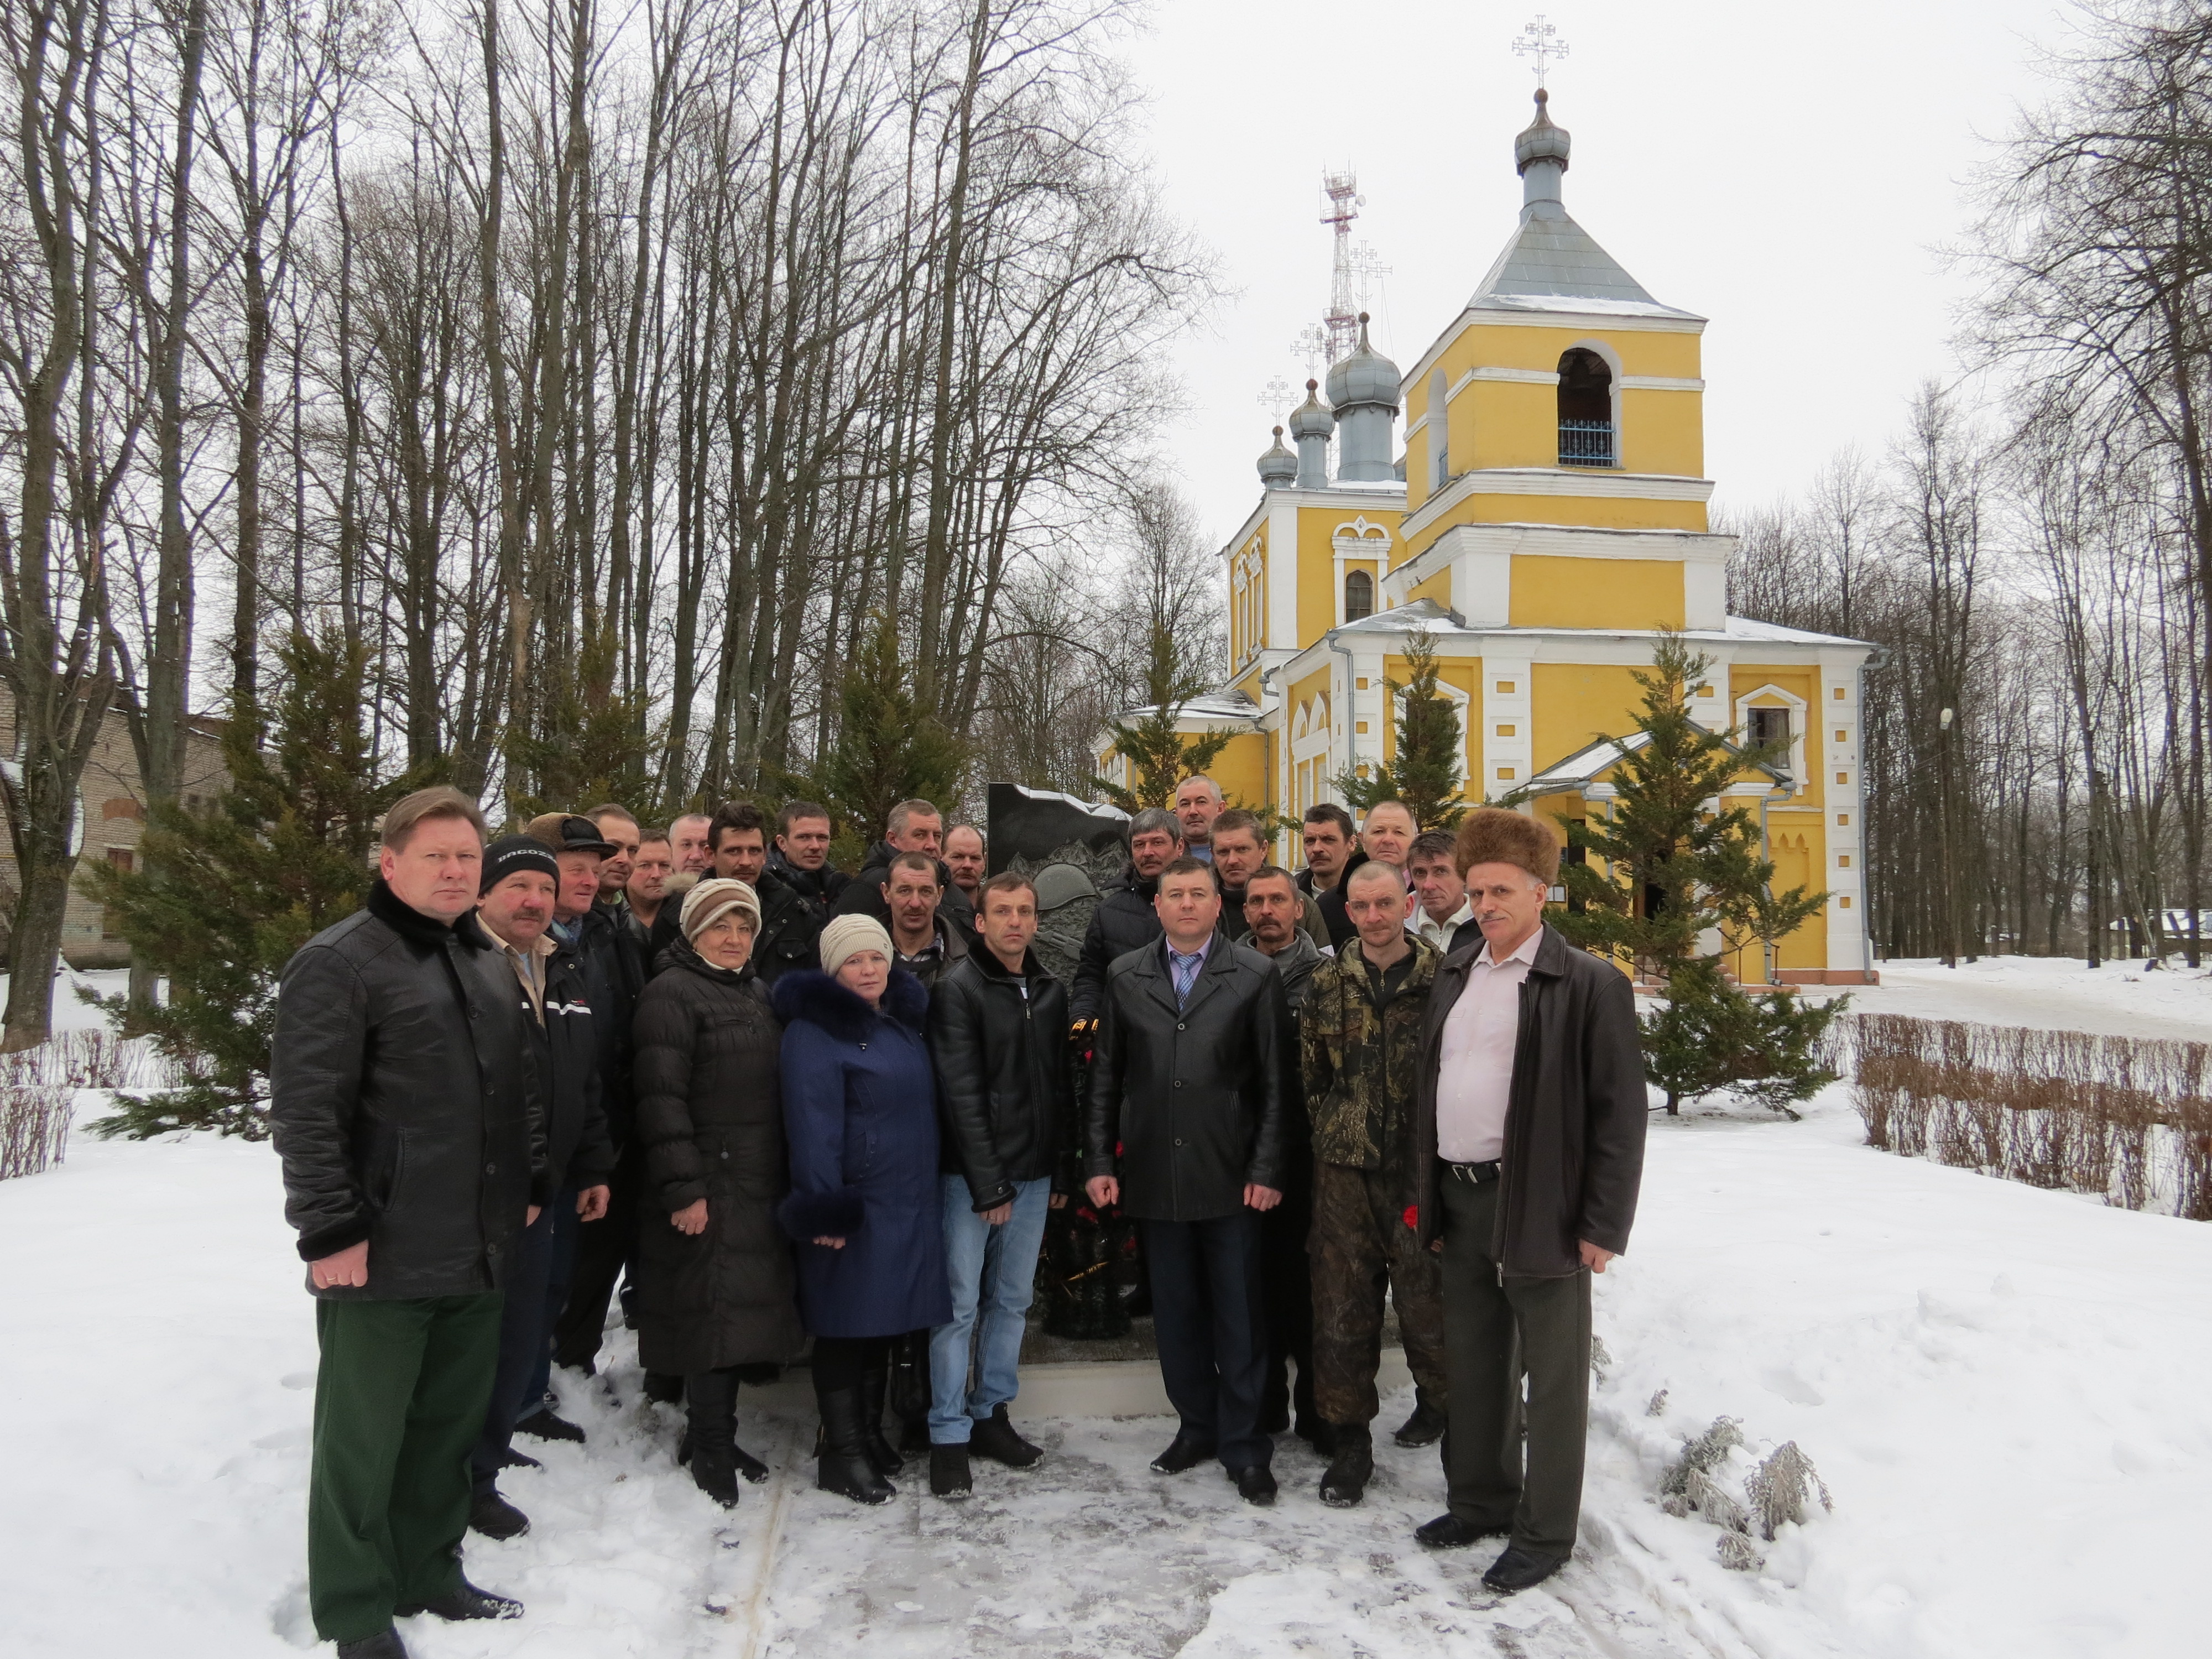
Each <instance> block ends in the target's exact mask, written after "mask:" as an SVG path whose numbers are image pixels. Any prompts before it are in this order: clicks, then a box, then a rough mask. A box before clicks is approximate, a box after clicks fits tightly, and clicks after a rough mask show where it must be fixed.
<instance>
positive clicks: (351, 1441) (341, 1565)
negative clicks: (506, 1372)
mask: <svg viewBox="0 0 2212 1659" xmlns="http://www.w3.org/2000/svg"><path fill="white" fill-rule="evenodd" d="M502 1300H503V1298H502V1297H501V1294H500V1292H498V1291H485V1292H484V1293H483V1294H482V1295H479V1296H441V1297H428V1298H426V1299H423V1300H421V1301H407V1302H337V1301H319V1302H317V1303H316V1304H315V1336H316V1340H317V1341H318V1342H319V1345H320V1346H321V1348H322V1365H321V1369H320V1370H319V1371H317V1373H316V1376H315V1448H314V1466H313V1472H312V1473H311V1474H310V1475H309V1477H308V1481H307V1604H308V1607H309V1609H310V1611H311V1612H312V1613H313V1615H314V1620H315V1634H316V1635H318V1636H319V1637H320V1638H322V1639H323V1640H324V1641H325V1642H358V1641H362V1640H363V1639H364V1638H368V1637H371V1636H374V1635H375V1634H377V1633H378V1632H380V1631H382V1630H384V1629H386V1627H387V1626H390V1625H391V1623H392V1609H393V1608H395V1607H415V1606H419V1605H420V1604H422V1603H423V1602H426V1601H435V1600H436V1599H437V1598H438V1597H440V1596H442V1595H448V1594H450V1593H451V1592H452V1591H453V1590H454V1589H457V1588H458V1587H459V1583H460V1577H461V1558H460V1544H461V1534H463V1533H465V1531H467V1530H468V1524H469V1451H470V1449H471V1447H473V1446H474V1445H475V1444H476V1440H477V1435H478V1434H479V1433H480V1432H482V1431H483V1420H484V1407H486V1406H487V1405H488V1404H489V1401H490V1399H491V1382H492V1373H493V1372H494V1370H496V1369H497V1367H498V1364H499V1320H500V1309H501V1302H502Z"/></svg>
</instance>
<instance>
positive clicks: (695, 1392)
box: [684, 1371, 738, 1510]
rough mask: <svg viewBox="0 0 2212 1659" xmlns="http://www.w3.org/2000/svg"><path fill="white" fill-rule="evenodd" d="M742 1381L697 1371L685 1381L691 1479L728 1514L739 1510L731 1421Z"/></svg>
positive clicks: (726, 1374) (720, 1374)
mask: <svg viewBox="0 0 2212 1659" xmlns="http://www.w3.org/2000/svg"><path fill="white" fill-rule="evenodd" d="M737 1397H738V1379H737V1378H736V1377H734V1376H731V1375H730V1373H729V1372H727V1371H694V1372H692V1373H691V1374H690V1376H687V1377H685V1378H684V1404H685V1406H686V1407H688V1408H689V1411H690V1432H689V1433H688V1434H687V1435H686V1436H685V1438H686V1439H687V1440H688V1441H689V1442H690V1447H691V1479H692V1480H694V1481H696V1482H697V1483H698V1487H699V1490H700V1491H701V1492H705V1493H706V1494H707V1496H708V1497H709V1498H713V1499H714V1501H715V1502H716V1503H717V1504H720V1505H721V1506H722V1507H723V1508H724V1509H726V1510H733V1509H735V1508H736V1507H737V1506H738V1470H737V1462H736V1459H735V1458H734V1457H733V1456H732V1450H733V1448H734V1446H735V1444H736V1443H735V1442H734V1441H733V1440H732V1438H731V1435H730V1425H731V1419H732V1417H733V1416H734V1414H735V1413H736V1410H737Z"/></svg>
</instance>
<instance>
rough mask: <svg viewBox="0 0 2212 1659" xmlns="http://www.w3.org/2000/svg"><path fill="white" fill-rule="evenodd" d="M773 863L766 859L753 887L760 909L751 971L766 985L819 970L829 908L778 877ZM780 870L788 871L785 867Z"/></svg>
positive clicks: (775, 858) (801, 889) (789, 881)
mask: <svg viewBox="0 0 2212 1659" xmlns="http://www.w3.org/2000/svg"><path fill="white" fill-rule="evenodd" d="M776 860H777V855H775V854H771V855H770V856H769V862H768V865H767V866H766V867H765V868H764V869H763V870H762V872H761V878H760V879H759V880H758V881H757V882H756V883H755V884H753V892H754V895H755V896H757V898H758V899H759V900H760V907H761V925H760V933H759V936H758V937H757V938H756V939H754V940H753V956H752V960H753V967H754V969H755V970H756V971H757V973H758V974H759V975H760V976H761V981H762V982H763V984H767V985H773V984H775V981H777V980H779V979H781V978H782V977H783V975H786V974H788V973H790V972H792V971H793V970H794V969H806V968H819V967H821V965H822V924H823V922H825V921H829V906H828V905H826V904H824V903H823V902H821V901H820V900H819V899H817V898H814V897H812V896H810V894H809V893H808V892H807V890H805V889H804V888H802V887H799V886H798V885H795V884H793V882H792V880H791V879H789V878H787V877H786V876H783V875H780V874H779V873H777V870H776ZM783 867H784V869H786V870H791V866H789V865H788V864H786V865H785V866H783ZM797 873H798V872H795V871H794V872H793V874H797Z"/></svg>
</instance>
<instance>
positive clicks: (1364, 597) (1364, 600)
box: [1344, 570, 1375, 623]
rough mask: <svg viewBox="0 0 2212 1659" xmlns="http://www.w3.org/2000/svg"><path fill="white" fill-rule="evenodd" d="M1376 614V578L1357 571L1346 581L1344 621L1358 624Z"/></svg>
mask: <svg viewBox="0 0 2212 1659" xmlns="http://www.w3.org/2000/svg"><path fill="white" fill-rule="evenodd" d="M1374 614H1375V578H1374V577H1372V576H1370V575H1369V574H1367V573H1366V572H1365V571H1364V570H1355V571H1353V572H1352V574H1349V575H1347V576H1346V578H1345V579H1344V619H1345V621H1346V622H1348V623H1356V622H1358V621H1360V620H1361V619H1362V618H1363V617H1371V616H1373V615H1374Z"/></svg>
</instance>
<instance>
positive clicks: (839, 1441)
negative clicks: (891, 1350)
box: [814, 1389, 898, 1504]
mask: <svg viewBox="0 0 2212 1659" xmlns="http://www.w3.org/2000/svg"><path fill="white" fill-rule="evenodd" d="M863 1393H864V1391H863V1390H862V1389H833V1390H831V1391H829V1392H827V1393H824V1392H823V1391H821V1390H819V1389H817V1390H816V1392H815V1403H816V1404H817V1406H819V1407H821V1411H822V1437H821V1440H820V1442H819V1443H818V1445H817V1452H818V1454H819V1455H817V1458H816V1460H815V1463H816V1467H815V1474H814V1484H815V1485H816V1486H819V1487H821V1488H822V1490H823V1491H824V1492H836V1493H838V1494H839V1495H840V1496H842V1497H845V1498H851V1499H852V1500H853V1501H854V1503H855V1504H888V1503H890V1501H891V1499H892V1498H896V1497H897V1496H898V1489H897V1488H896V1486H892V1485H891V1483H890V1481H888V1480H884V1478H883V1476H882V1475H880V1474H877V1473H876V1465H875V1461H874V1460H873V1459H872V1458H871V1457H870V1456H869V1455H868V1445H867V1437H866V1434H865V1433H864V1432H863V1425H862V1421H861V1419H862V1417H863V1415H864V1413H865V1411H866V1407H865V1406H864V1404H863V1400H862V1396H863Z"/></svg>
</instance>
